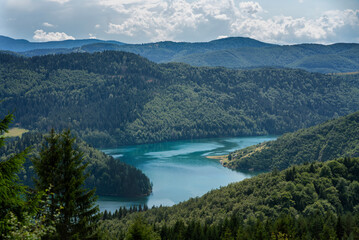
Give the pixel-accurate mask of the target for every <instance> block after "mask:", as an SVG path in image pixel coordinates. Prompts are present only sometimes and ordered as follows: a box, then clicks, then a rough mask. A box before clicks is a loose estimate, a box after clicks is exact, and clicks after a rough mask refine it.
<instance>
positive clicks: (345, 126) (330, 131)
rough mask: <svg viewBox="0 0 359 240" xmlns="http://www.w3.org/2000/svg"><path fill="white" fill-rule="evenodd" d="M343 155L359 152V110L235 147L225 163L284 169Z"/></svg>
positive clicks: (230, 165)
mask: <svg viewBox="0 0 359 240" xmlns="http://www.w3.org/2000/svg"><path fill="white" fill-rule="evenodd" d="M344 156H349V157H358V156H359V112H355V113H353V114H350V115H348V116H345V117H340V118H337V119H333V120H330V121H327V122H324V123H322V124H319V125H317V126H314V127H310V128H306V129H301V130H299V131H296V132H294V133H287V134H284V135H283V136H281V137H279V138H278V139H277V140H275V141H270V142H265V143H261V144H258V145H256V146H250V147H247V148H244V149H241V150H238V151H235V152H233V153H231V154H230V156H229V157H228V159H227V160H225V161H223V164H224V166H226V167H229V168H233V169H242V170H244V169H246V170H248V169H252V170H270V169H272V170H273V169H279V170H281V169H285V168H287V167H289V166H291V165H296V164H302V163H305V162H314V161H322V162H323V161H327V160H332V159H335V158H338V157H344Z"/></svg>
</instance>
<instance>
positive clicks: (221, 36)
mask: <svg viewBox="0 0 359 240" xmlns="http://www.w3.org/2000/svg"><path fill="white" fill-rule="evenodd" d="M227 37H228V36H226V35H220V36H218V37H217V38H216V39H222V38H227Z"/></svg>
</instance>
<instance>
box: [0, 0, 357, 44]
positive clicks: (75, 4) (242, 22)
mask: <svg viewBox="0 0 359 240" xmlns="http://www.w3.org/2000/svg"><path fill="white" fill-rule="evenodd" d="M0 35H5V36H9V37H12V38H16V39H27V40H29V41H54V40H64V39H85V38H98V39H104V40H117V41H121V42H126V43H145V42H154V41H165V40H170V41H189V42H198V41H201V42H202V41H210V40H213V39H217V38H222V37H226V36H242V37H251V38H255V39H258V40H261V41H264V42H270V43H279V44H294V43H303V42H315V43H334V42H356V43H359V0H255V1H240V0H0Z"/></svg>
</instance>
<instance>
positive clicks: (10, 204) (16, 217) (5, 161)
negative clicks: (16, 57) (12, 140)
mask: <svg viewBox="0 0 359 240" xmlns="http://www.w3.org/2000/svg"><path fill="white" fill-rule="evenodd" d="M12 119H13V115H12V114H8V115H6V116H5V117H4V118H3V119H2V120H1V121H0V148H2V147H4V145H5V137H4V133H6V132H7V131H8V128H9V124H10V123H11V121H12ZM28 152H29V149H28V148H27V149H25V151H22V152H20V153H17V154H13V155H10V156H6V157H2V158H0V239H22V240H25V239H40V238H41V237H42V236H43V235H45V234H47V233H51V232H53V226H52V225H51V223H48V224H47V226H46V227H45V226H44V222H43V216H44V214H45V213H44V212H43V210H42V209H41V208H38V203H39V199H40V198H41V197H42V196H46V194H45V193H44V192H40V193H38V194H35V195H33V194H30V192H29V191H28V190H27V188H26V187H25V186H24V185H22V184H21V183H20V182H19V177H18V175H17V174H18V173H19V172H20V170H21V168H22V166H23V163H24V161H25V158H26V157H27V154H28Z"/></svg>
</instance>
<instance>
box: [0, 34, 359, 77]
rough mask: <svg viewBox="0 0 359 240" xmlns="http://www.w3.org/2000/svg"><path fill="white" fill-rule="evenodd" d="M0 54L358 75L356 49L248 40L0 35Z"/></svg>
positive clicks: (348, 45) (346, 45) (345, 45)
mask: <svg viewBox="0 0 359 240" xmlns="http://www.w3.org/2000/svg"><path fill="white" fill-rule="evenodd" d="M0 50H3V51H12V52H16V53H18V54H20V55H23V56H27V57H32V56H39V55H47V54H66V53H72V52H88V53H93V52H101V51H105V50H113V51H125V52H131V53H136V54H139V55H141V56H143V57H145V58H148V59H149V60H151V61H154V62H156V63H167V62H184V63H188V64H190V65H193V66H211V67H214V66H222V67H228V68H237V69H248V68H258V67H280V68H300V69H304V70H307V71H311V72H320V73H344V72H357V71H359V44H356V43H337V44H333V45H321V44H298V45H285V46H282V45H275V44H269V43H264V42H260V41H257V40H254V39H250V38H243V37H230V38H224V39H218V40H213V41H210V42H198V43H188V42H170V41H166V42H156V43H147V44H125V43H122V42H117V41H103V40H98V39H84V40H65V41H58V42H42V43H39V42H36V43H35V42H29V41H27V40H15V39H12V38H9V37H5V36H0Z"/></svg>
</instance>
